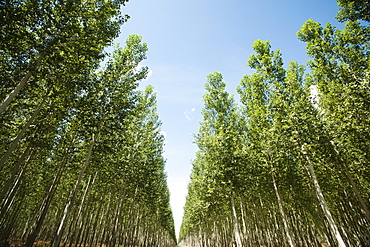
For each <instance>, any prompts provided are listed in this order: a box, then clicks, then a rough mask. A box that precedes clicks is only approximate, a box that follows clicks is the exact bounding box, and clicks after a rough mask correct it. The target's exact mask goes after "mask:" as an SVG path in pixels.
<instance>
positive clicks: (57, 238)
mask: <svg viewBox="0 0 370 247" xmlns="http://www.w3.org/2000/svg"><path fill="white" fill-rule="evenodd" d="M94 145H95V135H94V134H93V136H92V141H91V144H90V148H89V152H88V154H87V156H86V160H85V163H84V165H83V166H82V169H81V171H80V174H79V176H78V179H77V181H76V184H75V187H74V188H73V191H72V193H71V195H70V197H69V199H68V202H67V205H66V206H65V208H64V213H63V217H62V220H61V221H60V224H59V227H58V230H57V232H56V234H55V236H54V240H53V242H52V244H51V246H52V247H58V246H59V243H60V239H61V236H62V233H63V229H64V225H65V223H66V221H67V218H68V215H69V213H70V212H71V208H72V205H73V203H74V200H75V198H76V195H77V191H78V189H79V187H80V183H81V180H82V177H83V175H84V173H85V170H86V167H87V165H88V163H89V161H90V157H91V153H92V149H93V147H94Z"/></svg>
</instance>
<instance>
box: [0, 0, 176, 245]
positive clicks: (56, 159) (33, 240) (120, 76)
mask: <svg viewBox="0 0 370 247" xmlns="http://www.w3.org/2000/svg"><path fill="white" fill-rule="evenodd" d="M126 2H127V0H108V1H107V0H84V1H81V0H63V1H59V0H55V1H44V0H41V1H39V0H38V1H33V0H19V1H2V2H1V8H0V16H1V17H2V19H1V25H0V26H1V27H0V36H1V40H2V41H3V42H2V43H1V45H0V78H1V86H0V99H1V104H0V122H1V126H0V146H1V148H0V150H1V151H0V246H9V245H12V246H14V245H15V246H28V247H31V246H37V245H50V246H55V247H57V246H61V245H63V246H82V245H84V246H102V245H105V246H116V245H122V246H169V245H173V244H176V236H175V228H174V222H173V216H172V210H171V207H170V203H169V194H170V193H169V190H168V186H167V178H166V173H165V170H164V166H165V162H166V161H165V159H164V157H163V152H164V151H163V147H164V137H163V135H162V134H161V129H160V128H161V121H160V120H159V117H158V114H157V108H156V103H157V100H156V94H155V93H154V90H153V87H152V86H147V87H146V88H145V89H144V90H139V89H138V84H139V81H140V80H143V79H145V78H146V77H147V75H148V68H147V67H142V66H140V62H141V61H143V60H144V59H146V52H147V44H146V43H143V42H142V38H141V37H140V36H137V35H130V36H129V37H128V38H127V40H126V43H125V46H124V47H122V48H121V47H118V46H117V47H115V49H114V51H113V52H112V53H111V54H107V53H105V52H104V49H105V48H106V47H108V46H109V45H111V44H112V42H113V40H114V39H115V38H116V37H118V34H119V30H120V27H121V25H122V24H123V23H124V22H126V21H127V20H128V18H129V17H128V16H127V15H122V14H121V8H122V7H123V6H124V5H125V3H126ZM103 59H106V61H105V63H104V65H102V61H103Z"/></svg>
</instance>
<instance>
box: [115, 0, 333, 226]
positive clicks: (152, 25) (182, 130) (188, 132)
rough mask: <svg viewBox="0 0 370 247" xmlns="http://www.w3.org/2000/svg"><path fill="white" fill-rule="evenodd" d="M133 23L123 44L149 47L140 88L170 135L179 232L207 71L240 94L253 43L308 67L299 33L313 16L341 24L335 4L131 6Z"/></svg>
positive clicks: (144, 0) (305, 0)
mask: <svg viewBox="0 0 370 247" xmlns="http://www.w3.org/2000/svg"><path fill="white" fill-rule="evenodd" d="M123 11H124V13H127V14H129V15H130V16H131V19H130V20H129V21H128V22H127V23H125V24H124V25H123V26H122V30H121V35H120V37H119V38H118V39H117V40H116V42H117V43H122V44H123V43H124V42H125V40H126V38H127V37H128V35H130V34H137V35H140V36H142V37H143V41H144V42H146V43H147V44H148V47H149V51H148V54H147V55H148V59H147V60H145V61H144V62H143V64H142V65H146V66H148V67H149V68H150V70H151V75H150V76H149V77H148V79H146V80H144V81H142V82H141V87H142V88H143V87H144V86H145V85H148V84H152V85H153V86H154V88H155V91H156V92H157V100H158V112H159V115H160V119H161V120H162V122H163V125H162V130H163V131H164V134H165V137H166V146H165V157H166V158H167V164H166V171H167V175H168V186H169V189H170V192H171V206H172V210H173V213H174V220H175V227H176V231H177V233H178V230H179V228H180V224H181V219H182V213H183V206H184V203H185V197H186V193H187V184H188V182H189V175H190V172H191V160H192V159H193V158H194V157H195V152H196V150H197V148H196V146H195V144H193V139H194V137H193V135H194V133H195V132H196V131H197V130H198V127H199V122H200V121H201V120H202V116H201V109H202V107H203V102H202V96H203V94H204V92H205V90H204V84H205V82H206V76H207V75H208V74H209V73H213V72H216V71H217V72H221V73H222V74H223V78H224V81H225V82H226V84H227V90H228V91H229V92H230V93H232V94H236V93H235V89H236V87H237V86H238V84H239V82H240V80H241V79H242V77H243V75H245V74H251V73H253V71H252V70H251V69H249V68H248V67H247V65H246V64H247V60H248V58H249V56H250V54H252V53H253V51H252V48H251V46H252V43H253V42H254V41H255V40H257V39H261V40H270V41H271V45H272V48H273V49H280V50H281V52H282V53H283V58H284V61H285V64H286V65H287V64H288V62H289V61H290V60H294V61H298V62H299V63H301V64H305V62H306V61H307V59H308V58H307V56H306V51H305V44H304V43H302V42H300V41H299V40H298V39H297V36H296V32H297V31H298V30H299V29H300V27H301V26H302V24H303V23H304V22H305V21H306V20H308V19H309V18H313V19H314V20H315V21H318V22H321V23H326V22H331V23H332V24H334V25H337V22H336V20H335V18H334V16H335V14H336V12H337V11H338V6H337V4H336V1H335V0H280V1H277V0H254V1H250V0H228V1H225V0H224V1H221V0H212V1H211V0H187V1H174V0H156V1H154V0H131V1H130V2H128V3H127V4H126V7H125V8H124V9H123Z"/></svg>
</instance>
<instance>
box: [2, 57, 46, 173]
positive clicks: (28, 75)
mask: <svg viewBox="0 0 370 247" xmlns="http://www.w3.org/2000/svg"><path fill="white" fill-rule="evenodd" d="M44 57H45V54H44V53H41V54H40V57H39V58H38V59H37V60H36V69H37V68H38V67H39V65H40V63H41V61H42V60H43V59H44ZM31 76H32V71H28V72H27V73H26V75H25V76H24V77H23V78H22V80H21V81H20V82H19V83H18V85H17V86H16V87H15V88H14V90H13V91H12V92H11V93H10V94H9V95H8V97H6V98H5V100H4V101H3V102H2V103H1V105H0V113H2V112H3V111H5V109H6V108H7V107H8V105H9V104H10V102H12V101H13V99H14V98H15V96H17V94H18V93H19V92H20V91H21V90H22V89H23V88H24V86H25V85H26V83H27V81H28V80H29V79H30V78H31ZM0 170H1V169H0Z"/></svg>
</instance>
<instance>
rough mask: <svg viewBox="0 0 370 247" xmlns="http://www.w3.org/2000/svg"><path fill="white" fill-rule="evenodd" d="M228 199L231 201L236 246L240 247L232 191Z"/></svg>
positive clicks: (240, 241)
mask: <svg viewBox="0 0 370 247" xmlns="http://www.w3.org/2000/svg"><path fill="white" fill-rule="evenodd" d="M230 199H231V210H232V214H233V219H234V233H235V242H236V246H237V247H242V240H241V237H240V233H239V224H238V217H237V215H236V210H235V203H234V195H233V193H232V190H231V191H230Z"/></svg>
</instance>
